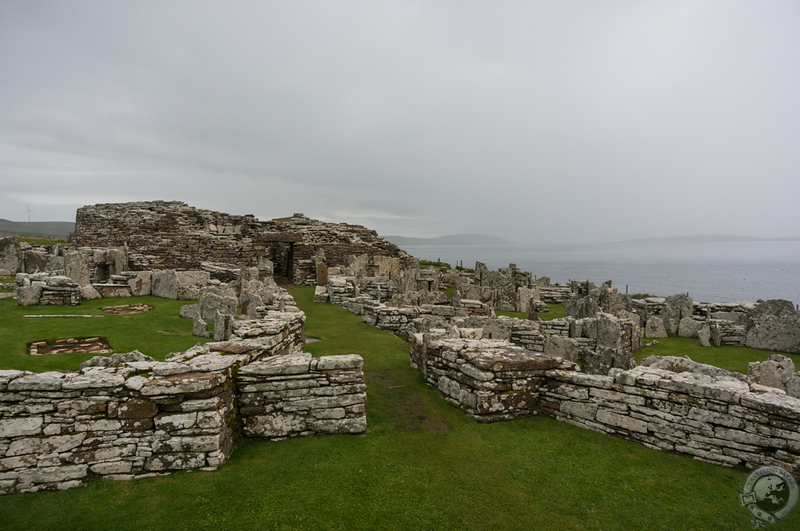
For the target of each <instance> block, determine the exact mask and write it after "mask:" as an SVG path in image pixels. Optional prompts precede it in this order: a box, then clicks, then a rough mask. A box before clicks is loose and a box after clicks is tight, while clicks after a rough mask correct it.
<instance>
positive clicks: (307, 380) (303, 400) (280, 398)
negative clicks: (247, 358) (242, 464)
mask: <svg viewBox="0 0 800 531" xmlns="http://www.w3.org/2000/svg"><path fill="white" fill-rule="evenodd" d="M362 366H363V360H362V359H361V356H356V355H344V356H327V357H324V358H312V357H311V355H310V354H302V353H301V354H295V355H290V356H280V357H275V358H270V359H267V360H263V361H259V362H255V363H251V364H250V365H247V366H246V367H243V368H242V369H241V370H240V371H239V374H238V377H237V385H238V389H239V393H240V398H239V412H240V415H241V418H242V432H243V433H244V435H245V436H247V437H263V438H268V439H272V440H278V439H284V438H287V437H304V436H308V435H322V434H332V433H362V432H363V431H364V430H365V429H366V427H367V419H366V409H365V403H366V386H365V385H364V375H363V372H362Z"/></svg>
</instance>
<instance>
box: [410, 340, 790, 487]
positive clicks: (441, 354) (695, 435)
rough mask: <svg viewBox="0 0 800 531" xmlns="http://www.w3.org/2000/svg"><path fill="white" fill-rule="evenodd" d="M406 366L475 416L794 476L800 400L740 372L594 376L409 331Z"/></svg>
mask: <svg viewBox="0 0 800 531" xmlns="http://www.w3.org/2000/svg"><path fill="white" fill-rule="evenodd" d="M411 364H412V366H413V367H416V368H417V369H419V370H420V371H421V372H422V374H423V375H424V377H425V380H426V381H427V382H428V383H429V384H431V385H433V386H434V387H437V388H438V389H439V390H440V392H441V393H442V394H443V395H444V396H445V397H446V398H447V399H448V400H449V401H451V402H453V403H454V404H456V405H457V406H458V407H460V408H461V409H462V410H464V411H465V412H466V413H467V414H469V415H470V416H472V417H473V418H476V419H478V420H481V421H494V420H502V419H508V418H514V417H517V416H522V415H536V414H543V415H548V416H551V417H553V418H556V419H558V420H561V421H564V422H569V423H572V424H575V425H578V426H581V427H584V428H588V429H592V430H595V431H599V432H603V433H608V434H613V435H616V436H619V437H623V438H625V439H629V440H632V441H636V442H639V443H641V444H643V445H645V446H647V447H648V448H653V449H657V450H663V451H669V452H675V453H679V454H686V455H691V456H693V457H694V458H696V459H699V460H703V461H708V462H711V463H715V464H719V465H725V466H739V465H744V466H747V467H749V468H754V467H757V466H761V465H778V466H781V467H783V468H785V469H787V470H789V471H790V472H792V473H793V474H794V475H800V399H798V398H793V397H791V396H787V395H786V393H785V392H783V391H780V390H778V389H774V388H770V387H764V386H761V385H758V384H753V383H749V382H748V381H747V380H746V379H745V377H744V376H743V375H738V376H737V375H735V374H734V373H728V372H727V371H723V370H721V369H716V368H713V367H712V368H709V374H700V373H697V372H675V371H671V370H667V369H663V368H657V367H653V366H640V367H635V368H633V369H630V370H624V371H623V370H620V369H616V370H612V371H611V374H610V375H608V376H604V375H593V374H586V373H583V372H580V371H578V370H576V368H577V367H576V365H575V364H574V363H571V362H568V361H565V360H563V359H562V358H559V357H553V356H547V355H543V354H541V353H536V352H531V351H527V350H525V349H522V348H519V347H515V346H513V345H511V344H510V343H508V342H504V341H496V340H492V341H487V340H482V341H480V340H468V339H452V338H450V339H442V338H438V337H437V335H436V334H434V333H431V334H416V335H414V336H413V337H412V342H411Z"/></svg>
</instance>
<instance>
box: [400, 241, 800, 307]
mask: <svg viewBox="0 0 800 531" xmlns="http://www.w3.org/2000/svg"><path fill="white" fill-rule="evenodd" d="M403 249H405V250H406V251H407V252H408V253H409V254H411V255H413V256H415V257H417V258H421V259H425V260H441V261H443V262H447V263H449V264H450V265H451V266H456V265H463V266H464V267H470V268H471V267H474V266H475V262H476V261H479V262H483V263H484V264H486V266H487V267H488V268H489V269H492V270H495V269H498V268H500V267H507V266H508V265H509V264H516V266H517V267H518V268H520V269H524V270H525V271H530V272H531V273H532V274H533V275H534V276H536V277H542V276H547V277H550V279H551V282H553V283H556V282H558V283H565V282H567V281H569V280H591V281H592V282H594V283H595V284H600V283H601V282H605V281H606V280H611V281H613V287H615V288H617V289H618V290H619V291H620V292H622V293H626V292H628V293H630V294H635V293H649V294H651V295H657V296H667V295H675V294H678V293H688V294H689V296H690V297H692V299H694V300H696V301H702V302H738V301H750V302H755V301H757V300H759V299H763V300H768V299H787V300H790V301H792V302H794V303H795V304H798V303H800V241H746V242H668V243H661V242H659V243H607V244H592V245H545V244H538V245H537V244H533V245H406V246H403Z"/></svg>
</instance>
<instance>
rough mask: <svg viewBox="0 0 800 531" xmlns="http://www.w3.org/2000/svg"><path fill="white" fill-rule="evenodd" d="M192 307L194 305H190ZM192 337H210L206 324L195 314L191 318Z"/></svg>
mask: <svg viewBox="0 0 800 531" xmlns="http://www.w3.org/2000/svg"><path fill="white" fill-rule="evenodd" d="M192 306H194V305H192ZM192 335H193V336H197V337H210V336H211V334H209V332H208V323H206V322H205V321H204V320H203V319H202V318H201V317H200V315H199V313H197V314H195V315H194V317H193V318H192Z"/></svg>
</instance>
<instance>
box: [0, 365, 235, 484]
mask: <svg viewBox="0 0 800 531" xmlns="http://www.w3.org/2000/svg"><path fill="white" fill-rule="evenodd" d="M216 358H222V356H216ZM208 361H212V365H218V364H219V360H208ZM230 361H231V362H235V360H234V359H231V360H230ZM176 365H177V364H174V363H173V364H170V363H157V362H134V363H131V364H126V365H125V366H120V367H116V368H94V367H93V368H89V369H84V370H82V371H81V372H79V373H42V374H35V373H30V372H26V371H0V393H2V394H0V493H3V494H5V493H11V492H35V491H38V490H62V489H67V488H71V487H75V486H79V485H82V484H83V483H84V482H85V480H86V478H87V476H88V475H89V473H90V472H91V473H94V474H97V475H100V476H107V477H110V478H113V479H131V478H135V477H143V476H150V475H157V474H161V473H166V472H169V471H174V470H185V469H205V470H213V469H216V468H218V467H220V466H222V464H224V463H225V462H226V461H227V459H228V456H229V455H230V451H231V447H232V443H233V438H232V434H233V425H234V422H233V416H232V415H230V413H231V411H232V407H233V382H232V380H231V376H230V371H227V370H216V371H211V372H205V371H202V370H192V371H191V372H184V371H183V370H182V369H178V368H177V367H176ZM193 368H194V367H193Z"/></svg>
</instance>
